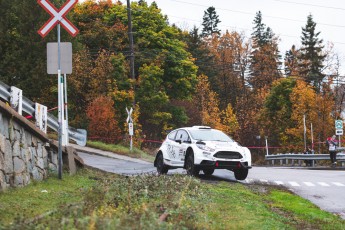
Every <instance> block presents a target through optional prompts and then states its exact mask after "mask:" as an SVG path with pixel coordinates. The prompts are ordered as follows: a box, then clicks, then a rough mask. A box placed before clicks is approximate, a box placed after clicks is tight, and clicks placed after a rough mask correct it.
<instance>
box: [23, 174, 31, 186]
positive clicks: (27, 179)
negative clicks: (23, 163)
mask: <svg viewBox="0 0 345 230" xmlns="http://www.w3.org/2000/svg"><path fill="white" fill-rule="evenodd" d="M23 183H24V185H28V184H30V183H31V178H30V174H29V173H24V174H23Z"/></svg>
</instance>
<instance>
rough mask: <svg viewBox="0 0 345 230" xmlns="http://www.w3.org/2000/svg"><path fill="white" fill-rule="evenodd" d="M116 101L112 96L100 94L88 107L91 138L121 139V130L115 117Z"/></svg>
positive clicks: (108, 141)
mask: <svg viewBox="0 0 345 230" xmlns="http://www.w3.org/2000/svg"><path fill="white" fill-rule="evenodd" d="M113 106H114V102H113V100H112V99H111V98H110V97H107V96H99V97H97V98H95V99H94V100H93V101H92V102H91V103H90V104H89V106H88V107H87V109H86V115H87V117H88V120H89V126H88V130H89V139H96V140H102V141H104V142H107V143H114V142H117V141H118V140H120V139H121V130H120V128H119V127H118V122H117V120H116V117H115V109H114V107H113Z"/></svg>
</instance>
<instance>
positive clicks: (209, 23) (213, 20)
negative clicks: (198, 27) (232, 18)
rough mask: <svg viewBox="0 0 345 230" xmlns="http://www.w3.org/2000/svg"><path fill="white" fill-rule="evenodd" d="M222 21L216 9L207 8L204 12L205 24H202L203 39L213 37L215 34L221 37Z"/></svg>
mask: <svg viewBox="0 0 345 230" xmlns="http://www.w3.org/2000/svg"><path fill="white" fill-rule="evenodd" d="M220 22H221V21H220V20H219V16H218V15H217V13H216V9H215V8H214V7H213V6H210V7H209V8H207V10H206V11H204V16H203V22H202V26H203V28H202V32H201V35H202V37H208V36H212V35H213V34H217V35H220V29H218V24H219V23H220Z"/></svg>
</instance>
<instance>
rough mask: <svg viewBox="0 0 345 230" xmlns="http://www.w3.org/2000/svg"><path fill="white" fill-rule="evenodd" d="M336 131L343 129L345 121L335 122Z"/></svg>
mask: <svg viewBox="0 0 345 230" xmlns="http://www.w3.org/2000/svg"><path fill="white" fill-rule="evenodd" d="M335 129H343V121H342V120H336V121H335Z"/></svg>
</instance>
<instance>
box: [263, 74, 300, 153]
mask: <svg viewBox="0 0 345 230" xmlns="http://www.w3.org/2000/svg"><path fill="white" fill-rule="evenodd" d="M295 86H296V80H294V79H292V78H282V79H279V80H277V81H275V82H274V83H273V85H272V87H271V90H270V92H269V94H268V95H267V97H266V99H265V102H264V106H263V108H262V109H261V110H260V116H259V124H260V126H261V127H263V128H264V130H269V131H270V133H269V135H270V143H271V144H272V145H283V146H286V145H290V143H289V138H288V136H287V134H286V130H287V129H289V128H292V127H293V125H294V124H293V123H292V122H291V113H292V102H291V99H290V95H291V93H292V91H293V89H294V87H295Z"/></svg>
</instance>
